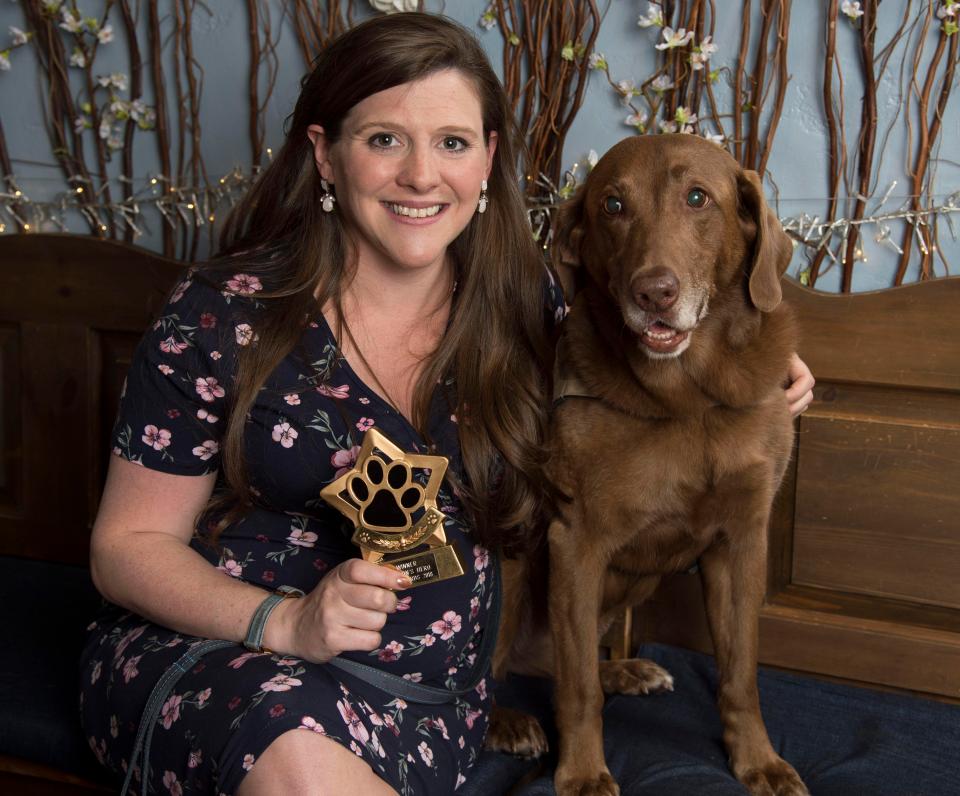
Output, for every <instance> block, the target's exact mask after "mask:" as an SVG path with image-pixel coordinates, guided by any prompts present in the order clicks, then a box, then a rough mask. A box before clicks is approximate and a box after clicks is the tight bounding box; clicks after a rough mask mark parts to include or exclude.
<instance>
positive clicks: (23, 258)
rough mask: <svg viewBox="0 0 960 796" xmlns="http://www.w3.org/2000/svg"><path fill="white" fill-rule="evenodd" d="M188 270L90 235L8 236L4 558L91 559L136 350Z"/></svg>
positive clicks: (2, 313)
mask: <svg viewBox="0 0 960 796" xmlns="http://www.w3.org/2000/svg"><path fill="white" fill-rule="evenodd" d="M182 272H183V266H182V265H181V264H179V263H175V262H172V261H169V260H165V259H163V258H161V257H158V256H156V255H153V254H151V253H149V252H147V251H144V250H143V249H137V248H134V247H132V246H126V245H123V244H119V243H113V242H108V241H100V240H96V239H94V238H89V237H81V236H73V235H4V236H0V449H2V458H0V554H2V555H15V556H23V557H26V558H37V559H43V560H49V561H60V562H65V563H73V564H86V563H87V555H88V547H89V535H90V527H91V525H92V522H93V518H94V516H95V513H96V507H97V500H98V497H99V494H100V491H101V488H102V485H103V478H104V475H105V469H106V464H107V456H108V455H109V451H108V442H109V439H108V438H109V434H110V428H111V426H112V423H113V418H114V414H115V412H116V407H117V401H118V398H119V395H120V389H121V386H122V384H123V379H124V376H125V374H126V371H127V368H128V366H129V363H130V356H131V354H132V352H133V349H134V347H135V346H136V343H137V341H138V339H139V338H140V336H141V335H142V334H143V331H144V329H146V328H147V326H148V325H149V324H150V322H151V321H152V320H153V318H154V315H155V314H156V313H157V312H159V310H160V307H161V306H162V302H163V300H164V298H165V296H166V294H167V293H168V291H169V290H170V288H171V287H172V285H173V283H174V282H175V281H176V278H177V276H178V275H180V274H181V273H182Z"/></svg>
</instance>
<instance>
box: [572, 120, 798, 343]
mask: <svg viewBox="0 0 960 796" xmlns="http://www.w3.org/2000/svg"><path fill="white" fill-rule="evenodd" d="M791 251H792V246H791V243H790V239H789V237H788V236H787V235H786V234H785V233H784V232H783V230H782V228H781V226H780V224H779V222H778V220H777V218H776V216H775V215H774V214H773V212H772V211H771V210H770V209H769V208H768V207H767V205H766V202H765V201H764V198H763V191H762V188H761V184H760V178H759V177H758V176H757V174H756V172H753V171H748V170H744V169H742V168H741V167H740V165H739V164H738V163H737V162H736V161H735V160H734V159H733V158H732V157H731V156H730V155H729V154H728V153H727V152H726V151H724V150H723V149H722V148H721V147H719V146H717V145H716V144H714V143H712V142H710V141H706V140H705V139H702V138H699V137H697V136H693V135H683V134H681V135H647V136H634V137H632V138H628V139H626V140H624V141H621V142H620V143H619V144H617V145H616V146H614V147H613V148H612V149H611V150H610V151H609V152H608V153H607V154H606V155H604V157H603V158H601V160H600V162H599V163H597V165H596V167H594V169H593V171H591V172H590V175H589V177H588V178H587V181H586V183H585V184H584V185H583V186H582V187H581V188H580V190H579V191H578V193H577V195H576V196H575V197H574V198H573V199H572V200H571V201H570V202H568V203H567V204H565V205H564V206H563V207H562V208H561V209H560V212H559V214H558V219H557V224H556V226H555V237H554V258H555V260H556V262H557V263H558V264H562V265H565V266H576V267H580V268H583V269H585V270H586V272H587V274H588V276H589V278H590V280H591V281H592V282H594V283H595V284H596V285H597V286H599V287H601V288H605V289H606V290H607V291H609V293H610V295H611V297H612V298H613V300H614V302H615V303H616V304H617V305H618V306H619V308H620V312H621V314H622V315H623V319H624V321H625V323H626V325H627V327H628V328H629V329H630V330H631V331H632V332H633V333H634V334H635V335H636V336H637V338H638V340H639V343H640V347H641V349H642V350H643V351H644V352H645V353H646V354H647V355H648V356H650V357H651V358H655V359H662V358H669V357H676V356H679V355H680V354H681V353H683V351H685V350H686V349H687V347H688V346H689V345H690V342H691V338H692V336H693V335H694V334H695V333H696V329H697V326H698V325H699V324H700V322H701V321H703V319H704V318H705V317H707V313H708V312H709V310H710V306H711V302H712V301H715V300H717V297H718V296H719V295H723V296H725V297H731V296H732V297H734V299H735V300H739V301H745V302H746V303H748V305H750V306H752V307H753V308H754V310H756V311H759V312H770V311H772V310H773V309H774V308H776V306H777V305H778V304H779V303H780V299H781V292H780V277H781V275H782V274H783V272H784V271H785V270H786V268H787V266H788V265H789V262H790V255H791Z"/></svg>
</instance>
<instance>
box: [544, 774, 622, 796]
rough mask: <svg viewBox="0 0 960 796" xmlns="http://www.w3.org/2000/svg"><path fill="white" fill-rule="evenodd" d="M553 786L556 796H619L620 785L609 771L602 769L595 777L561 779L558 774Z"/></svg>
mask: <svg viewBox="0 0 960 796" xmlns="http://www.w3.org/2000/svg"><path fill="white" fill-rule="evenodd" d="M554 787H555V788H556V791H557V796H620V786H619V785H617V781H616V780H615V779H614V778H613V777H611V776H610V772H609V771H602V772H601V773H599V774H597V775H596V776H595V777H575V778H572V779H561V778H560V776H559V775H558V776H557V779H556V781H555V782H554Z"/></svg>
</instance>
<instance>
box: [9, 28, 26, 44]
mask: <svg viewBox="0 0 960 796" xmlns="http://www.w3.org/2000/svg"><path fill="white" fill-rule="evenodd" d="M10 35H11V36H12V37H13V46H14V47H19V46H20V45H21V44H26V43H27V39H28V38H30V37H29V36H27V34H26V33H24V32H23V31H22V30H20V28H18V27H17V26H16V25H11V26H10Z"/></svg>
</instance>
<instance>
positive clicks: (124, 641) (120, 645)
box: [113, 625, 147, 661]
mask: <svg viewBox="0 0 960 796" xmlns="http://www.w3.org/2000/svg"><path fill="white" fill-rule="evenodd" d="M146 629H147V626H146V625H139V626H137V627H135V628H134V629H133V630H128V631H127V632H126V633H124V634H123V638H121V639H120V641H119V642H117V647H116V649H115V650H114V652H113V659H114V660H115V661H116V660H119V658H120V656H121V655H123V653H124V651H125V650H126V649H127V647H128V646H130V643H131V642H133V641H136V640H137V639H138V638H140V636H142V635H143V631H145V630H146Z"/></svg>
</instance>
